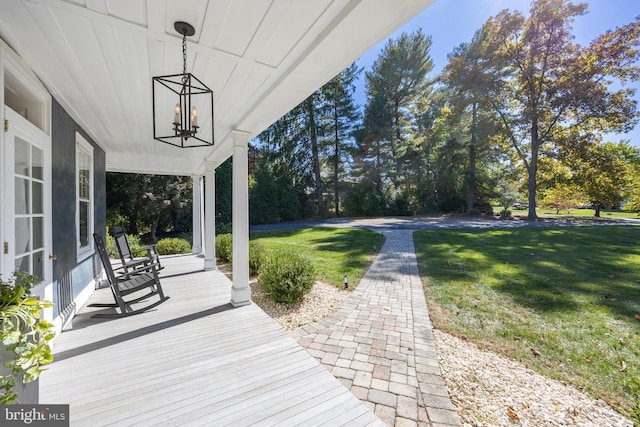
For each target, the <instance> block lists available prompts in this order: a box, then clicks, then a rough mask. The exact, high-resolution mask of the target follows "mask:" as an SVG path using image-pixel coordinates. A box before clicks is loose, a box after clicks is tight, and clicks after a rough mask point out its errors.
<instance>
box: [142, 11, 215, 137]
mask: <svg viewBox="0 0 640 427" xmlns="http://www.w3.org/2000/svg"><path fill="white" fill-rule="evenodd" d="M173 27H174V28H175V29H176V31H177V32H178V33H179V34H182V74H171V75H167V76H157V77H153V88H152V92H153V139H156V140H158V141H162V142H164V143H167V144H171V145H173V146H176V147H180V148H190V147H207V146H211V145H213V143H214V128H213V91H212V90H211V89H209V88H208V87H207V86H206V85H205V84H204V83H202V82H201V81H200V79H198V78H197V77H196V76H194V75H193V74H191V73H187V36H192V35H194V34H195V29H194V28H193V26H191V25H190V24H188V23H186V22H182V21H178V22H176V23H175V24H174V26H173ZM176 97H177V99H176ZM171 99H173V101H172V102H167V101H168V100H169V101H171ZM174 104H175V107H174ZM198 108H200V111H201V112H202V111H205V112H206V113H207V114H206V116H204V120H203V116H200V117H199V116H198ZM209 112H210V113H211V114H210V116H209V114H208V113H209ZM199 123H202V124H203V126H207V128H206V129H207V132H204V131H203V130H204V128H203V127H202V126H200V124H199ZM209 124H210V125H211V134H210V135H209V133H208V126H209Z"/></svg>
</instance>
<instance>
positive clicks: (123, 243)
mask: <svg viewBox="0 0 640 427" xmlns="http://www.w3.org/2000/svg"><path fill="white" fill-rule="evenodd" d="M113 237H114V239H115V241H116V246H117V247H118V252H119V253H120V259H123V260H124V259H133V255H132V254H131V248H130V247H129V240H127V233H126V232H125V231H124V227H121V226H116V227H113Z"/></svg>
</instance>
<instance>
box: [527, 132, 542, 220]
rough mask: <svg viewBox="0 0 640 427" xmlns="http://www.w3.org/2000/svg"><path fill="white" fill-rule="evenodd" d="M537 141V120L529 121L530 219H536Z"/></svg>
mask: <svg viewBox="0 0 640 427" xmlns="http://www.w3.org/2000/svg"><path fill="white" fill-rule="evenodd" d="M538 144H539V141H538V122H537V121H536V120H533V123H531V160H530V161H529V167H528V168H527V170H528V172H529V216H528V218H529V219H530V220H536V219H538V215H537V214H536V189H537V186H536V175H537V173H538V151H539V149H540V147H539V145H538Z"/></svg>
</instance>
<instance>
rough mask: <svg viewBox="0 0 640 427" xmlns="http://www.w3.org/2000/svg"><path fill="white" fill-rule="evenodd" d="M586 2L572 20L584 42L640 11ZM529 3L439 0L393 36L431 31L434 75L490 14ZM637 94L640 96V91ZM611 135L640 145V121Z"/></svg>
mask: <svg viewBox="0 0 640 427" xmlns="http://www.w3.org/2000/svg"><path fill="white" fill-rule="evenodd" d="M574 3H579V1H574ZM586 3H588V5H589V7H588V10H589V11H588V13H587V14H586V15H583V16H580V17H578V18H577V19H576V20H575V22H574V24H573V28H574V35H575V36H576V42H578V43H580V44H583V45H586V44H588V43H589V42H590V41H591V40H593V39H595V38H596V37H597V36H598V35H600V34H602V33H604V32H605V31H607V30H608V29H614V28H615V27H619V26H621V25H625V24H628V23H630V22H632V21H633V20H634V19H635V17H636V16H639V15H640V0H591V1H586ZM530 6H531V1H530V0H436V1H435V2H434V3H433V4H432V5H431V6H429V7H428V8H426V9H425V10H424V11H423V12H422V13H420V14H419V15H417V16H416V17H415V18H413V19H412V20H411V21H409V22H408V23H407V24H405V25H404V26H403V27H402V28H400V29H399V30H398V31H396V32H395V33H394V34H392V35H391V36H390V37H391V38H395V37H397V36H398V35H399V34H400V33H402V32H403V31H406V32H413V31H416V30H417V29H418V28H422V31H423V32H424V33H425V34H427V35H431V38H432V41H433V45H432V47H431V57H432V59H433V62H434V71H433V73H432V75H434V76H435V74H436V73H438V72H440V70H441V69H442V68H443V67H444V66H445V65H446V63H447V54H448V53H449V52H451V51H452V50H453V48H454V47H456V46H458V45H459V44H460V43H464V42H468V41H470V40H471V38H472V37H473V34H474V33H475V32H476V30H477V29H479V28H480V27H481V26H482V24H483V23H484V22H485V21H486V20H487V19H488V18H489V17H491V16H495V15H496V14H497V13H498V12H500V11H501V10H503V9H511V10H519V11H521V12H522V13H523V14H525V15H528V12H529V8H530ZM385 43H386V40H384V41H382V42H381V43H378V44H377V45H376V46H374V47H373V48H372V49H371V50H369V52H367V53H366V54H364V55H363V56H362V57H360V59H359V60H358V64H359V66H361V67H364V68H365V70H368V69H369V68H370V67H371V64H372V63H373V61H374V60H375V59H376V57H377V56H378V54H379V53H380V51H381V50H382V48H383V47H384V45H385ZM364 80H365V79H364V74H362V75H361V77H360V81H359V82H358V87H357V89H356V96H355V99H356V103H357V104H359V105H361V106H362V105H364V104H365V102H366V96H365V90H364ZM639 92H640V91H639ZM638 98H639V99H640V95H639V96H638ZM608 139H610V140H612V141H618V140H620V139H629V140H631V143H632V144H633V145H636V146H638V147H640V125H639V126H636V129H634V130H633V131H632V132H630V133H629V134H626V135H610V136H609V138H608Z"/></svg>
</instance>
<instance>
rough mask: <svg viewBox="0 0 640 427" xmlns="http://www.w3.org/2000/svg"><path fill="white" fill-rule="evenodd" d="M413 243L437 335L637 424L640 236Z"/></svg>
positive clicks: (435, 234) (570, 234) (449, 237)
mask: <svg viewBox="0 0 640 427" xmlns="http://www.w3.org/2000/svg"><path fill="white" fill-rule="evenodd" d="M414 239H415V245H416V253H417V256H418V259H419V263H420V268H421V272H422V275H423V282H424V284H425V293H426V295H427V298H428V300H429V304H430V306H431V312H432V315H433V317H434V319H433V320H434V323H435V324H436V326H437V327H438V328H441V329H444V330H447V331H449V332H452V333H454V334H456V335H459V336H465V337H468V338H470V339H471V340H473V341H475V342H477V343H480V344H481V345H483V346H488V347H489V348H490V349H492V350H493V351H496V352H499V353H502V354H505V355H507V356H508V357H510V358H512V359H515V360H519V361H521V362H522V363H524V364H525V365H527V366H529V367H530V368H532V369H534V370H536V371H538V372H540V373H543V374H545V375H548V376H550V377H552V378H555V379H559V380H561V381H564V382H567V383H570V384H573V385H574V386H576V387H578V388H579V389H582V390H585V391H586V392H587V393H589V394H591V395H592V396H594V397H599V398H603V399H605V400H607V401H608V402H610V403H611V404H613V405H614V406H616V407H618V408H619V409H620V410H622V411H623V412H624V413H626V414H627V415H629V416H630V417H632V418H633V419H634V420H635V422H636V423H638V422H640V407H639V406H638V405H639V403H638V402H639V401H640V380H639V377H638V376H639V375H640V227H637V226H583V227H532V228H519V229H508V230H506V229H503V230H433V231H431V230H425V231H420V232H417V233H415V236H414ZM532 349H534V350H532ZM536 353H538V354H536Z"/></svg>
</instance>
